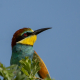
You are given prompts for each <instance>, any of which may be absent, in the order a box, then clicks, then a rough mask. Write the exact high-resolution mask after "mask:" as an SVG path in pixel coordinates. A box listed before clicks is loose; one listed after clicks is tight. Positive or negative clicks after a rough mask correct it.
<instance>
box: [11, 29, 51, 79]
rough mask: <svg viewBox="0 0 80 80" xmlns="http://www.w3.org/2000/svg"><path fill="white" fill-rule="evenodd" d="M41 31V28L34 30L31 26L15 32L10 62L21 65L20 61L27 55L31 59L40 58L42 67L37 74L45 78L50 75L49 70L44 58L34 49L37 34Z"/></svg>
mask: <svg viewBox="0 0 80 80" xmlns="http://www.w3.org/2000/svg"><path fill="white" fill-rule="evenodd" d="M46 30H47V29H46ZM43 31H44V30H43ZM40 32H42V31H40V29H39V31H38V30H36V31H33V30H32V29H30V28H23V29H20V30H18V31H16V32H15V34H14V35H13V38H12V56H11V61H10V64H11V65H12V64H18V65H20V63H19V61H20V60H22V59H24V58H25V57H26V56H27V57H29V59H30V60H31V61H32V59H35V58H36V59H38V60H39V65H40V67H41V69H40V70H39V72H38V73H37V74H36V75H35V76H36V77H40V78H43V79H44V78H46V77H50V75H49V72H48V70H47V68H46V65H45V64H44V62H43V60H42V59H41V58H40V57H39V56H38V54H37V53H36V52H35V51H34V49H33V44H34V43H35V41H36V38H37V37H36V34H39V33H40Z"/></svg>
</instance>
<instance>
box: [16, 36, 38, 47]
mask: <svg viewBox="0 0 80 80" xmlns="http://www.w3.org/2000/svg"><path fill="white" fill-rule="evenodd" d="M36 39H37V35H32V36H29V37H26V38H24V39H22V40H21V41H18V42H17V43H21V44H27V45H32V46H33V45H34V43H35V41H36Z"/></svg>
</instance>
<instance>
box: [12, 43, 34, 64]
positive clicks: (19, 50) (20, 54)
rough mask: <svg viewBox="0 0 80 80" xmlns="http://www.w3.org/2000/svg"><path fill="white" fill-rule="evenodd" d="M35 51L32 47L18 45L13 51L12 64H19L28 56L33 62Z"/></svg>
mask: <svg viewBox="0 0 80 80" xmlns="http://www.w3.org/2000/svg"><path fill="white" fill-rule="evenodd" d="M33 54H34V49H33V47H32V46H27V45H21V44H17V45H16V46H14V47H13V49H12V57H11V63H12V64H14V63H18V62H19V61H20V60H21V59H24V58H25V57H26V56H28V57H29V58H30V59H31V60H32V58H33Z"/></svg>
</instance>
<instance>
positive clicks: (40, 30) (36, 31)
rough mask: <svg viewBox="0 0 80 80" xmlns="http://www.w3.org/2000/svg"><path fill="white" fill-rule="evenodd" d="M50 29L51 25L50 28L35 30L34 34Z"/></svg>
mask: <svg viewBox="0 0 80 80" xmlns="http://www.w3.org/2000/svg"><path fill="white" fill-rule="evenodd" d="M48 29H51V27H49V28H41V29H38V30H35V31H34V32H33V33H32V34H35V35H38V34H39V33H41V32H43V31H45V30H48Z"/></svg>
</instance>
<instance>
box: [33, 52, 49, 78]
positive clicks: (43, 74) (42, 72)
mask: <svg viewBox="0 0 80 80" xmlns="http://www.w3.org/2000/svg"><path fill="white" fill-rule="evenodd" d="M33 59H37V60H39V65H40V67H41V69H40V70H39V71H38V74H39V76H40V77H41V78H43V79H44V78H46V77H49V78H50V74H49V72H48V69H47V67H46V65H45V63H44V62H43V60H42V59H41V58H40V57H39V55H38V54H37V53H36V51H34V56H33Z"/></svg>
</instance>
